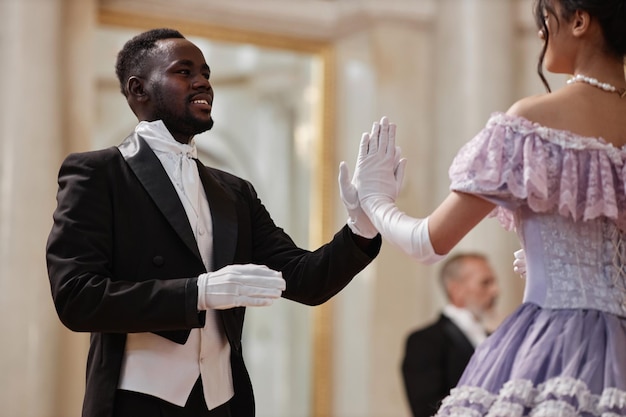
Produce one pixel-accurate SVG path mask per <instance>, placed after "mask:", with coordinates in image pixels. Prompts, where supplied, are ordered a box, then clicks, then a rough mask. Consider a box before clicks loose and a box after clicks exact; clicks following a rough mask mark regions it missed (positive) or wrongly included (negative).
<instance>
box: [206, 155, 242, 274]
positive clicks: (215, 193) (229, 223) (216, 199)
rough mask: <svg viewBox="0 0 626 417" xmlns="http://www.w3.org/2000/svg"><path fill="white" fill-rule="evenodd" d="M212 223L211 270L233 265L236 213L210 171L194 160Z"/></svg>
mask: <svg viewBox="0 0 626 417" xmlns="http://www.w3.org/2000/svg"><path fill="white" fill-rule="evenodd" d="M196 163H197V164H198V171H199V173H200V180H201V181H202V185H203V187H204V192H205V193H206V196H207V200H208V201H209V206H210V208H211V218H212V221H213V268H214V269H215V270H217V269H220V268H222V267H224V266H226V265H230V264H232V263H233V260H234V258H235V250H236V248H237V236H238V231H237V212H236V207H235V203H234V201H233V199H232V198H230V197H229V195H228V194H227V193H226V191H225V190H224V188H223V187H222V186H221V185H220V184H219V183H218V182H217V180H216V179H215V178H214V176H213V175H212V174H211V171H210V170H209V169H208V168H207V167H205V166H204V165H202V163H201V162H200V161H198V160H196Z"/></svg>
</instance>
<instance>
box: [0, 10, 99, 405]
mask: <svg viewBox="0 0 626 417" xmlns="http://www.w3.org/2000/svg"><path fill="white" fill-rule="evenodd" d="M89 4H90V1H79V0H75V1H71V0H45V1H44V0H41V1H21V0H4V1H2V2H0V23H1V24H0V53H1V54H2V57H3V62H4V63H5V65H3V66H2V67H1V68H0V83H2V84H1V85H0V91H2V95H0V317H2V327H1V328H0V332H1V333H2V334H3V335H4V336H3V338H4V341H5V342H4V343H2V346H1V347H0V368H1V370H0V372H1V375H2V379H1V380H0V404H1V407H2V413H3V414H6V415H7V416H9V415H10V416H15V417H49V416H51V415H77V414H79V406H80V401H78V402H76V401H75V400H74V398H75V396H77V395H80V394H81V384H82V381H83V380H84V364H83V366H82V367H81V369H80V373H78V372H77V371H78V369H73V368H72V366H70V367H69V368H68V367H67V364H70V363H73V362H75V361H76V360H77V359H76V357H75V356H76V355H75V353H76V352H77V351H76V350H74V349H73V347H74V346H78V345H80V346H83V348H81V349H79V351H78V352H79V353H82V352H84V346H85V342H84V341H85V338H84V337H81V338H79V340H80V341H77V340H78V339H75V337H74V336H73V335H72V336H70V333H69V332H68V331H66V330H65V329H63V328H62V326H61V324H60V322H59V320H58V318H57V315H56V312H55V311H54V307H53V304H52V299H51V296H50V289H49V284H48V279H47V272H46V266H45V244H46V238H47V235H48V232H49V231H50V226H51V224H52V223H51V221H52V211H53V209H54V207H55V201H54V198H55V193H56V174H57V171H58V167H59V162H60V160H61V158H62V156H63V155H64V154H65V153H66V151H68V150H69V149H71V147H70V146H68V145H69V144H72V143H77V142H78V140H74V139H76V138H75V134H76V132H77V130H76V129H75V126H80V125H81V124H82V123H88V118H84V116H85V112H88V111H89V108H90V107H89V105H85V104H86V103H88V101H86V100H87V99H88V98H89V95H88V94H87V93H86V91H87V90H89V87H90V86H89V85H88V84H86V83H84V81H85V80H86V77H85V76H84V75H80V74H81V73H82V74H85V73H86V74H89V72H88V71H89V70H88V67H89V65H88V62H89V59H88V56H89V55H86V54H84V48H85V47H86V48H90V46H91V45H90V39H89V38H88V37H84V35H85V34H86V33H85V31H84V30H82V31H81V30H79V29H80V28H84V27H86V26H88V23H89V21H90V16H89ZM83 12H86V13H84V14H83ZM78 14H80V16H78ZM70 34H72V35H71V36H70ZM81 36H83V37H81ZM79 44H81V45H83V50H82V51H79V53H77V54H74V53H71V52H70V51H71V50H73V48H76V47H77V46H78V45H79ZM76 58H78V59H76ZM66 71H67V72H66ZM81 81H83V83H82V84H81ZM68 86H71V87H68ZM77 109H81V110H77ZM81 133H85V132H84V131H83V132H81ZM84 137H85V140H88V139H89V137H88V135H84ZM68 355H72V356H74V357H73V358H72V361H69V362H68V363H67V364H66V363H64V362H65V358H66V357H68ZM59 358H61V360H59ZM78 361H81V362H82V360H81V359H80V358H78ZM61 372H63V376H64V378H63V379H62V380H63V381H64V383H63V384H60V383H59V381H61V378H60V375H61ZM65 384H67V385H65ZM70 397H71V398H72V400H69V398H70ZM70 402H71V403H72V405H71V406H66V404H68V403H70Z"/></svg>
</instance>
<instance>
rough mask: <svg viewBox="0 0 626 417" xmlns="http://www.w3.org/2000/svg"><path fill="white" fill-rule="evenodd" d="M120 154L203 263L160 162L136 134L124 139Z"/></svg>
mask: <svg viewBox="0 0 626 417" xmlns="http://www.w3.org/2000/svg"><path fill="white" fill-rule="evenodd" d="M119 150H120V152H121V153H122V155H123V156H124V159H125V160H126V162H127V163H128V165H129V166H130V168H131V169H132V170H133V172H134V173H135V175H136V176H137V178H138V179H139V181H140V182H141V184H142V185H143V187H144V188H145V189H146V191H147V192H148V194H149V195H150V197H152V199H153V200H154V202H155V203H156V205H157V207H158V208H159V210H161V212H162V213H163V215H164V216H165V218H166V219H167V221H168V222H169V223H170V224H171V226H172V227H173V228H174V230H176V233H177V234H178V235H179V236H180V238H181V239H182V240H183V242H185V245H187V247H188V248H189V249H190V250H191V251H192V252H193V253H194V254H195V255H196V256H197V257H198V259H202V258H201V257H200V251H199V250H198V244H197V243H196V239H195V237H194V235H193V231H192V230H191V226H190V225H189V220H188V219H187V214H186V213H185V209H184V207H183V205H182V203H181V202H180V198H179V197H178V194H177V193H176V190H175V189H174V186H173V185H172V183H171V181H170V179H169V177H168V176H167V173H166V172H165V170H164V169H163V166H162V165H161V162H160V161H159V158H157V156H156V155H155V154H154V152H152V149H150V147H149V146H148V144H147V143H146V141H145V140H143V139H142V138H141V137H140V136H139V135H137V134H136V133H132V134H131V135H129V136H128V137H127V138H126V139H124V141H123V142H122V144H121V145H119Z"/></svg>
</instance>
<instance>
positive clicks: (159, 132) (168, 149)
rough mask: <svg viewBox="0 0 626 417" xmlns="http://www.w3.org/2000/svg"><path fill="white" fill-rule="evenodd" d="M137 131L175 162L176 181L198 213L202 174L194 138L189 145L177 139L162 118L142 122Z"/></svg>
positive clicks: (155, 149) (154, 147)
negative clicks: (200, 173) (197, 160)
mask: <svg viewBox="0 0 626 417" xmlns="http://www.w3.org/2000/svg"><path fill="white" fill-rule="evenodd" d="M135 132H137V133H138V134H140V135H141V137H143V138H144V139H145V140H146V141H147V142H148V143H149V144H150V147H151V148H152V150H153V151H155V152H162V153H164V154H165V155H166V157H167V158H169V159H171V160H172V161H174V162H175V169H174V173H173V177H174V182H175V183H176V185H177V186H178V187H180V188H181V189H182V190H183V192H184V193H185V195H186V196H187V198H188V199H189V202H190V203H191V205H192V207H193V208H194V209H195V211H196V215H197V214H198V207H199V206H198V204H199V203H198V198H199V195H200V176H199V174H198V166H197V165H196V161H195V159H196V158H197V157H198V151H197V149H196V144H195V142H194V140H193V139H192V140H191V142H190V144H189V145H187V144H185V143H180V142H178V141H176V139H174V137H173V136H172V134H171V133H170V132H169V130H167V128H166V127H165V124H163V122H162V121H161V120H157V121H154V122H140V123H139V124H138V125H137V127H136V128H135Z"/></svg>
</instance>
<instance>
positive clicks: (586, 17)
mask: <svg viewBox="0 0 626 417" xmlns="http://www.w3.org/2000/svg"><path fill="white" fill-rule="evenodd" d="M590 25H591V15H590V14H589V13H588V12H586V11H584V10H576V11H575V12H574V17H573V18H572V26H571V27H572V34H573V35H574V36H576V37H580V36H582V35H584V34H585V33H587V31H588V30H589V26H590Z"/></svg>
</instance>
